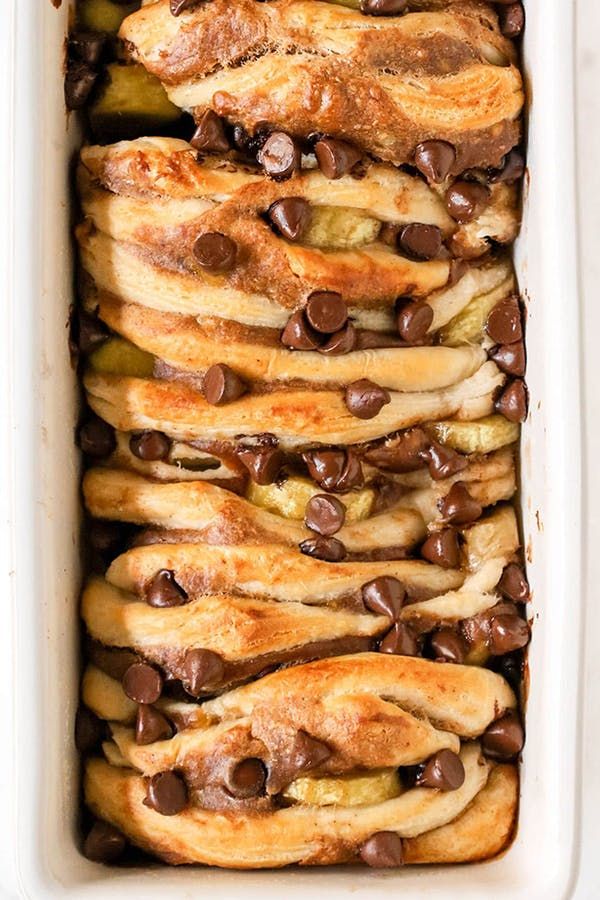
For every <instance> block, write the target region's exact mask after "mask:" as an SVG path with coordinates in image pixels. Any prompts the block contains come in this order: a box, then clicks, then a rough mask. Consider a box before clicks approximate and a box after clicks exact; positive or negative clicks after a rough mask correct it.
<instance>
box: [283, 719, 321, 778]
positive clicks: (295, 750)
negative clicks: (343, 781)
mask: <svg viewBox="0 0 600 900" xmlns="http://www.w3.org/2000/svg"><path fill="white" fill-rule="evenodd" d="M330 756H331V750H330V749H329V747H328V746H327V744H324V743H323V741H318V740H317V738H314V737H313V736H312V735H311V734H308V733H307V732H306V731H303V730H302V729H300V730H299V731H298V732H297V734H296V736H295V738H294V743H293V745H292V749H291V752H290V758H289V764H290V767H291V768H292V769H293V770H294V772H296V773H299V772H308V771H310V770H311V769H316V768H317V766H320V765H321V764H322V763H324V762H326V760H328V759H329V757H330Z"/></svg>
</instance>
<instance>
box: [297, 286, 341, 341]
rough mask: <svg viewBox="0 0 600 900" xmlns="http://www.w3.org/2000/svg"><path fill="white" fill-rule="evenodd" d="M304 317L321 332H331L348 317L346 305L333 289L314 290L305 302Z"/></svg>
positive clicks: (337, 329)
mask: <svg viewBox="0 0 600 900" xmlns="http://www.w3.org/2000/svg"><path fill="white" fill-rule="evenodd" d="M306 318H307V319H308V321H309V323H310V325H312V327H313V328H314V329H315V330H316V331H319V332H320V333H321V334H333V333H334V332H336V331H339V330H340V328H343V327H344V325H345V324H346V321H347V319H348V307H347V306H346V304H345V303H344V300H343V298H342V296H341V294H336V293H335V291H315V292H314V293H313V294H311V295H310V297H309V298H308V300H307V302H306Z"/></svg>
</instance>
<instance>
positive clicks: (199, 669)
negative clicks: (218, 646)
mask: <svg viewBox="0 0 600 900" xmlns="http://www.w3.org/2000/svg"><path fill="white" fill-rule="evenodd" d="M183 673H184V678H183V681H184V687H185V689H186V691H187V692H188V693H189V694H191V695H192V697H198V696H199V695H200V694H201V693H202V692H203V691H204V690H205V689H206V688H210V687H214V686H216V685H218V684H219V682H220V681H222V680H223V676H224V674H225V664H224V663H223V660H222V658H221V657H220V656H219V654H218V653H213V651H212V650H201V649H200V648H196V649H194V650H188V652H187V653H186V654H185V659H184V661H183Z"/></svg>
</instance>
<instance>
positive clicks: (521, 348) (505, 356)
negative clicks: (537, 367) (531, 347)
mask: <svg viewBox="0 0 600 900" xmlns="http://www.w3.org/2000/svg"><path fill="white" fill-rule="evenodd" d="M489 357H490V359H493V360H494V362H495V363H496V365H497V366H498V368H499V369H500V370H501V371H502V372H506V374H507V375H517V376H523V375H524V374H525V344H524V343H523V341H517V342H516V344H501V345H500V346H499V347H493V348H492V349H491V350H490V352H489Z"/></svg>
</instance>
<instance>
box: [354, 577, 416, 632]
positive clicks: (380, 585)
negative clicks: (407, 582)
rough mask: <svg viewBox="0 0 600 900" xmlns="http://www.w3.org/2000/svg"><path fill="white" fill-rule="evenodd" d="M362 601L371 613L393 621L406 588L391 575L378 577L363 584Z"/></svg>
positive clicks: (400, 605) (402, 602) (404, 596)
mask: <svg viewBox="0 0 600 900" xmlns="http://www.w3.org/2000/svg"><path fill="white" fill-rule="evenodd" d="M362 599H363V603H364V604H365V606H366V607H367V609H370V610H371V612H374V613H377V615H380V616H388V617H389V618H390V619H392V620H394V621H395V620H396V619H397V618H398V616H399V615H400V610H401V609H402V607H403V605H404V601H405V600H406V588H405V587H404V585H403V584H402V582H401V581H399V580H398V579H397V578H394V577H393V576H392V575H380V577H379V578H374V579H373V580H372V581H367V583H366V584H363V586H362Z"/></svg>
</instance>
